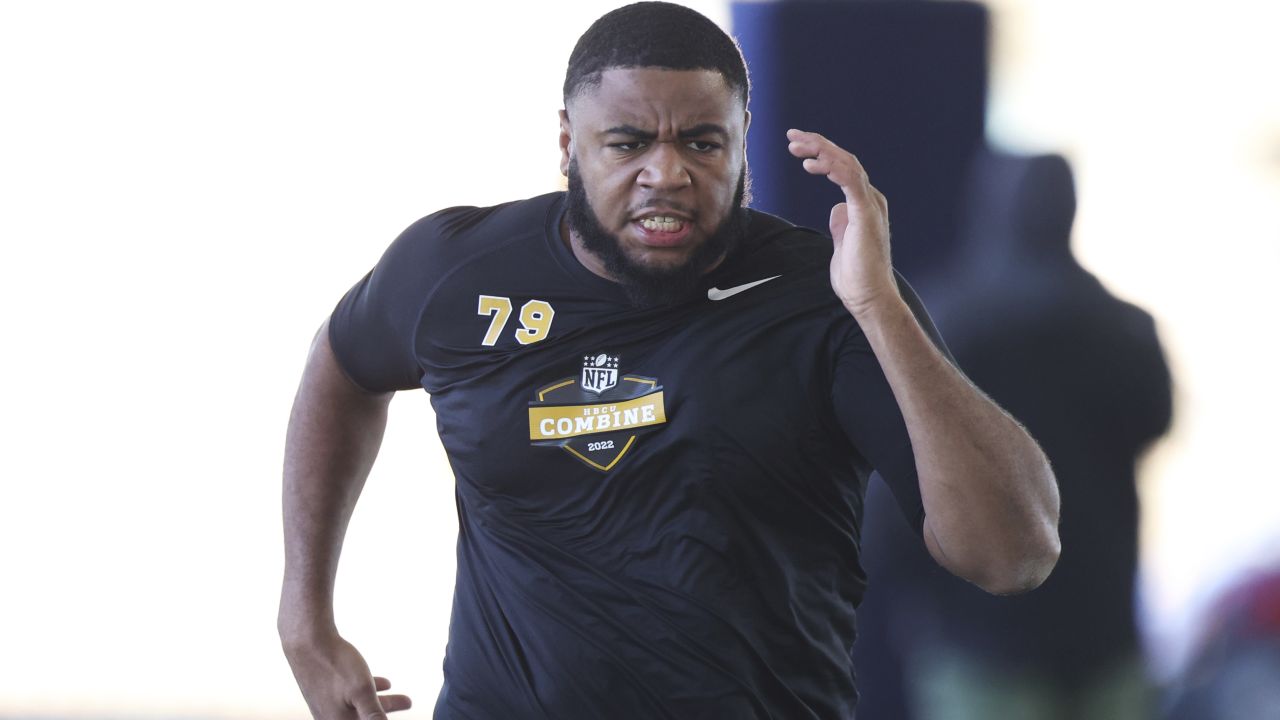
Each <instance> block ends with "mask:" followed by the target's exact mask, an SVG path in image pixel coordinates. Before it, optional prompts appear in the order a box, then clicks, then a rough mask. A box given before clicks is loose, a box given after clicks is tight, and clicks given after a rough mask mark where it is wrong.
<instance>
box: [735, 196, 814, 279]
mask: <svg viewBox="0 0 1280 720" xmlns="http://www.w3.org/2000/svg"><path fill="white" fill-rule="evenodd" d="M747 219H748V221H747V233H746V237H745V239H744V242H743V247H742V251H743V252H742V254H743V255H744V256H745V257H749V258H753V259H755V260H758V261H767V262H775V263H779V265H780V266H786V267H804V266H810V265H815V266H823V267H825V266H826V265H827V264H828V263H830V262H831V249H832V246H831V238H830V237H828V236H827V235H824V234H823V233H821V232H818V231H817V230H814V229H813V228H808V227H804V226H802V225H796V224H794V223H792V222H790V221H788V220H786V219H784V218H781V217H778V216H777V215H772V214H770V213H767V212H764V211H761V210H755V209H750V210H748V211H747Z"/></svg>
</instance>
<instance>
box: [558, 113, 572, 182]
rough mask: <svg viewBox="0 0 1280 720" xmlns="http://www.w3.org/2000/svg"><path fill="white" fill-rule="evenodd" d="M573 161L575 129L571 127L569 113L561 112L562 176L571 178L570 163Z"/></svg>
mask: <svg viewBox="0 0 1280 720" xmlns="http://www.w3.org/2000/svg"><path fill="white" fill-rule="evenodd" d="M572 159H573V128H571V127H570V126H569V111H568V110H561V111H560V174H561V175H564V176H565V177H569V161H570V160H572Z"/></svg>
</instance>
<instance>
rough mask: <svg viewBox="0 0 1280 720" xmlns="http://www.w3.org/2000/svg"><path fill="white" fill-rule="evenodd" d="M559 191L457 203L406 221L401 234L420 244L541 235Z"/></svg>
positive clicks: (483, 242) (497, 240)
mask: <svg viewBox="0 0 1280 720" xmlns="http://www.w3.org/2000/svg"><path fill="white" fill-rule="evenodd" d="M563 195H564V193H563V192H553V193H547V194H545V195H538V196H537V197H532V198H528V199H525V200H513V201H510V202H505V203H500V204H498V205H490V206H487V207H477V206H473V205H458V206H454V207H448V208H444V209H442V210H437V211H436V212H433V213H431V214H430V215H427V216H426V217H423V218H421V219H419V220H418V221H417V222H415V223H413V224H412V225H410V226H409V227H408V228H407V229H406V230H405V231H404V233H403V234H402V235H401V238H402V239H403V238H407V239H408V240H409V241H411V242H415V243H423V244H433V243H440V244H445V245H448V244H458V243H466V244H467V245H468V246H470V248H469V249H478V248H477V246H479V245H487V244H495V243H496V244H501V243H503V242H505V241H507V240H510V239H511V238H512V237H514V236H516V235H522V236H523V235H530V234H532V235H541V234H542V233H543V232H544V231H545V228H546V227H547V225H548V223H550V222H552V221H553V218H552V217H551V215H552V213H554V212H555V210H556V208H558V207H559V203H560V199H561V198H562V197H563Z"/></svg>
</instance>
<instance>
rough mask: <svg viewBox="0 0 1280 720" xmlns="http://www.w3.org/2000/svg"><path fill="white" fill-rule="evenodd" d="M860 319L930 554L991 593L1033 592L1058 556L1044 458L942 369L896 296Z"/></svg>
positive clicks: (1053, 498) (1054, 501) (1051, 484)
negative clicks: (908, 464) (899, 429)
mask: <svg viewBox="0 0 1280 720" xmlns="http://www.w3.org/2000/svg"><path fill="white" fill-rule="evenodd" d="M860 311H861V312H860V314H859V315H858V316H857V319H858V322H859V324H860V325H861V326H862V328H863V330H864V332H865V333H866V335H867V339H868V341H869V343H870V345H871V347H872V350H873V351H874V352H875V354H876V357H877V359H878V360H879V361H880V365H881V367H882V369H883V370H884V373H885V377H886V379H887V380H888V383H889V386H890V387H891V389H892V390H893V394H894V397H895V399H896V400H897V402H898V406H899V408H900V409H901V411H902V416H903V419H904V421H905V423H906V426H907V432H908V434H909V436H910V438H911V444H912V448H913V451H914V458H915V463H916V470H917V474H918V476H919V482H920V494H921V499H922V501H923V503H924V508H925V528H924V532H925V542H926V544H927V545H928V547H929V550H930V553H931V554H932V555H933V556H934V557H935V558H936V559H937V560H938V562H939V563H940V564H942V565H943V566H944V567H946V568H947V569H948V570H949V571H951V572H952V573H954V574H956V575H959V576H960V577H963V578H965V579H967V580H969V581H970V582H973V583H975V584H977V585H979V586H980V587H982V588H984V589H986V590H988V591H990V592H996V593H1009V592H1018V591H1022V590H1027V589H1030V588H1032V587H1035V586H1036V585H1038V584H1040V583H1041V582H1042V581H1043V580H1044V578H1045V577H1047V576H1048V574H1049V571H1050V570H1052V568H1053V565H1054V563H1055V562H1056V560H1057V555H1058V550H1059V545H1058V532H1057V528H1058V490H1057V484H1056V481H1055V480H1054V477H1053V472H1052V470H1051V469H1050V467H1049V463H1048V460H1047V459H1046V458H1045V456H1044V454H1043V452H1041V450H1040V448H1039V446H1038V445H1037V444H1036V442H1035V441H1034V440H1033V439H1032V438H1031V437H1030V436H1029V435H1028V434H1027V432H1026V431H1025V430H1024V429H1023V428H1022V427H1021V426H1020V425H1019V424H1018V423H1017V422H1016V421H1014V420H1013V418H1011V417H1010V416H1009V415H1008V414H1006V413H1005V412H1004V411H1003V410H1001V409H1000V408H999V407H998V406H996V405H995V404H994V403H993V402H991V400H990V399H988V398H987V397H986V396H985V395H984V394H983V393H982V392H981V391H980V390H978V389H977V388H976V387H974V386H973V384H972V383H970V382H969V380H968V379H967V378H965V377H964V376H963V375H962V374H961V373H960V372H959V371H958V370H957V369H956V368H955V367H953V366H952V365H951V363H950V362H948V360H947V359H946V358H945V357H944V356H943V355H942V353H941V352H940V351H939V350H938V348H937V347H935V346H934V344H933V342H932V341H931V340H930V339H929V337H928V336H927V335H926V334H925V332H924V330H923V329H922V328H921V327H920V324H919V323H918V322H917V321H916V319H915V317H914V316H913V315H912V313H911V311H910V309H909V308H908V307H907V305H906V303H905V302H903V301H901V299H900V298H894V299H892V300H886V301H884V302H879V303H876V304H875V305H874V306H872V307H864V308H860Z"/></svg>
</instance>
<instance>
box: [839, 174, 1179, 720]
mask: <svg viewBox="0 0 1280 720" xmlns="http://www.w3.org/2000/svg"><path fill="white" fill-rule="evenodd" d="M973 167H974V169H973V175H972V180H971V184H970V188H971V190H970V196H969V199H968V203H967V221H966V224H965V228H966V229H965V232H964V238H965V239H964V247H963V249H962V251H961V254H960V255H959V256H958V262H957V264H956V266H955V268H954V270H952V271H951V272H950V273H949V275H948V280H947V282H946V283H945V284H943V285H939V284H938V283H936V282H935V283H933V284H931V285H923V286H922V294H924V295H925V297H926V300H927V301H928V305H929V308H930V310H931V312H932V313H933V315H934V319H935V320H936V321H937V324H938V326H939V328H940V329H941V330H942V333H943V336H944V337H945V338H946V340H947V343H948V344H949V345H950V348H951V351H952V353H953V354H954V356H955V358H956V360H957V362H958V363H959V364H960V366H961V368H962V369H963V370H964V371H965V372H966V373H967V374H968V376H969V377H970V378H971V379H972V380H973V381H974V383H975V384H977V385H978V386H979V387H980V388H982V389H983V390H984V391H986V392H987V393H988V394H989V395H991V397H992V398H994V399H995V401H996V402H997V403H999V404H1000V405H1001V406H1002V407H1004V408H1005V409H1007V410H1008V411H1009V412H1010V413H1011V414H1013V415H1014V416H1015V417H1017V418H1019V419H1020V420H1021V421H1022V422H1024V423H1025V424H1026V426H1027V428H1028V429H1029V430H1030V432H1031V434H1032V435H1033V436H1034V437H1035V438H1036V439H1037V440H1039V442H1040V443H1041V446H1042V447H1043V448H1044V450H1045V452H1046V453H1047V454H1048V456H1049V458H1050V460H1051V461H1052V463H1053V465H1054V469H1055V471H1056V473H1057V476H1058V481H1059V484H1060V487H1061V494H1062V523H1061V537H1062V556H1061V558H1060V559H1059V561H1058V566H1057V568H1056V569H1055V570H1054V573H1053V575H1052V576H1050V578H1049V579H1048V580H1047V581H1046V582H1045V583H1044V585H1043V586H1041V587H1040V588H1039V589H1037V590H1035V591H1033V592H1031V593H1029V594H1027V595H1023V596H1018V597H1004V598H1001V597H992V596H990V595H987V594H985V593H983V592H981V591H980V590H978V589H977V588H974V587H972V586H969V585H966V584H964V583H963V582H959V581H954V580H952V579H951V578H948V577H945V576H944V574H943V573H941V572H940V571H938V569H937V567H936V566H935V565H934V564H933V562H932V560H930V559H929V557H928V555H927V554H926V553H925V551H924V549H923V544H922V543H921V541H920V539H919V538H917V537H913V536H911V534H910V533H909V532H908V531H907V529H906V526H905V523H903V522H902V521H901V520H899V519H898V518H897V516H896V514H895V513H894V512H893V507H892V500H890V499H889V498H887V497H885V495H886V493H884V492H883V489H882V488H878V487H874V486H878V485H879V483H876V484H874V485H873V491H872V492H871V493H870V494H869V496H868V500H867V502H868V505H869V508H868V511H867V513H866V517H867V528H866V529H865V530H864V543H863V544H864V554H865V557H866V561H865V562H866V565H867V571H868V574H869V577H870V582H871V587H872V588H874V590H872V591H871V592H869V593H868V594H867V602H866V604H864V606H863V608H862V609H861V610H860V612H859V627H860V629H862V631H863V632H864V633H867V635H866V636H865V637H868V640H869V641H868V643H867V646H866V647H863V648H859V655H858V660H859V665H858V667H859V673H860V675H861V678H862V680H861V682H860V683H859V684H860V687H863V688H866V690H865V692H864V704H863V705H862V706H861V708H860V713H859V717H860V718H865V719H867V720H892V719H893V718H896V717H902V718H907V717H914V718H916V719H917V720H968V719H969V718H973V719H975V720H976V719H978V718H981V719H982V720H991V719H994V718H998V719H1000V720H1023V719H1026V720H1042V719H1049V720H1059V719H1061V720H1067V719H1068V718H1069V719H1070V720H1091V719H1093V718H1097V719H1098V720H1102V719H1105V720H1125V719H1128V718H1146V717H1150V716H1151V707H1152V702H1151V693H1150V690H1149V687H1148V684H1147V682H1146V680H1145V676H1144V672H1143V667H1142V662H1141V648H1140V646H1139V639H1138V632H1137V628H1136V624H1135V619H1134V574H1135V571H1136V569H1137V551H1138V498H1137V488H1136V486H1135V478H1134V475H1135V465H1136V461H1137V459H1138V457H1139V456H1140V455H1141V454H1142V452H1143V450H1144V449H1145V448H1146V447H1147V446H1148V445H1149V444H1150V443H1151V442H1152V441H1153V440H1155V439H1156V438H1158V437H1159V436H1160V435H1162V434H1163V433H1164V432H1165V430H1166V429H1167V428H1168V426H1169V422H1170V417H1171V389H1170V377H1169V371H1168V368H1167V366H1166V365H1165V361H1164V357H1163V354H1162V352H1161V348H1160V343H1159V341H1158V339H1157V337H1156V330H1155V324H1154V322H1153V321H1152V318H1151V316H1150V315H1148V314H1147V313H1146V312H1144V311H1142V310H1141V309H1139V308H1137V307H1135V306H1133V305H1131V304H1129V303H1126V302H1123V301H1121V300H1118V299H1117V298H1115V297H1114V296H1112V295H1111V294H1110V293H1109V292H1107V290H1106V289H1105V288H1104V287H1103V286H1102V284H1101V283H1099V282H1098V280H1097V279H1096V278H1095V277H1094V276H1093V275H1091V274H1090V273H1089V272H1087V271H1086V270H1085V269H1084V268H1082V267H1081V266H1080V265H1079V263H1077V262H1076V260H1075V258H1074V257H1073V256H1072V253H1071V248H1070V243H1069V239H1070V235H1071V225H1072V220H1073V218H1074V215H1075V191H1074V188H1073V183H1072V176H1071V170H1070V168H1069V166H1068V165H1067V163H1066V161H1065V160H1064V159H1063V158H1061V157H1058V156H1055V155H1046V156H1039V157H1029V158H1028V157H1014V156H1009V155H1002V154H997V153H994V152H992V151H989V150H982V151H979V154H978V156H977V157H976V159H975V161H974V166H973ZM877 634H879V635H880V637H879V638H877V637H876V635H877ZM877 641H880V642H883V643H886V644H887V645H888V649H887V650H886V649H881V648H876V647H874V646H875V645H877V644H879V643H878V642H877ZM873 651H874V652H875V654H874V655H872V654H871V652H873ZM897 662H900V663H901V665H900V668H901V669H902V670H904V671H905V672H904V675H903V677H902V678H900V679H901V680H902V682H901V685H900V687H901V689H902V695H901V696H898V697H893V696H891V693H892V692H893V691H894V690H895V682H894V680H895V677H894V676H895V667H894V664H895V663H897ZM904 703H905V705H906V707H902V705H903V704H904Z"/></svg>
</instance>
